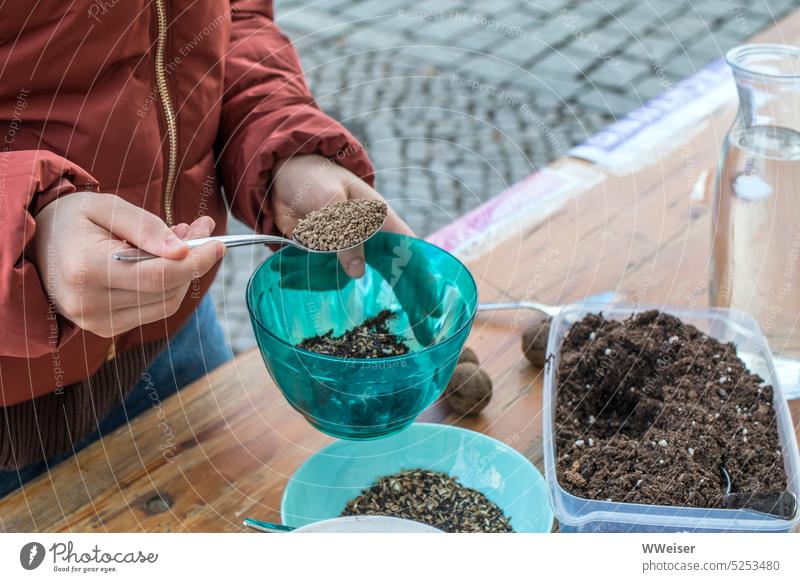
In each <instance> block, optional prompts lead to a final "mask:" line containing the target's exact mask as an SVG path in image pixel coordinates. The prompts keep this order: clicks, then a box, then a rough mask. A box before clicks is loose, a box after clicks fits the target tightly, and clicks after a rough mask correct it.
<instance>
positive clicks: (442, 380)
mask: <svg viewBox="0 0 800 582" xmlns="http://www.w3.org/2000/svg"><path fill="white" fill-rule="evenodd" d="M364 253H365V258H366V260H365V262H366V268H365V271H366V272H365V274H364V276H363V277H361V278H360V279H351V278H350V277H349V276H348V275H347V274H346V273H345V272H344V270H343V269H342V268H341V266H340V265H339V262H338V260H337V258H336V255H334V254H317V253H306V252H303V251H300V250H298V249H295V248H291V247H286V248H284V249H282V250H281V251H279V252H277V253H275V254H274V255H272V256H271V257H269V258H268V259H267V260H266V261H264V262H263V263H262V264H261V265H260V266H259V267H258V269H256V271H255V272H254V273H253V275H252V277H251V278H250V282H249V284H248V286H247V307H248V310H249V312H250V321H251V322H252V324H253V330H254V331H255V335H256V341H257V342H258V347H259V349H260V350H261V355H262V356H263V358H264V362H265V363H266V366H267V369H268V370H269V373H270V375H271V376H272V378H273V380H274V381H275V383H276V384H277V385H278V388H280V390H281V392H283V395H284V396H285V397H286V399H287V401H288V402H289V404H291V406H292V407H293V408H294V409H295V410H297V411H298V412H300V413H301V414H302V415H303V416H304V417H305V418H306V420H308V422H309V423H311V424H312V425H313V426H314V427H315V428H317V429H318V430H320V431H322V432H324V433H326V434H329V435H331V436H334V437H338V438H343V439H354V440H364V439H373V438H379V437H384V436H387V435H390V434H392V433H394V432H396V431H398V430H401V429H402V428H404V427H406V426H408V425H409V424H411V423H412V422H413V421H414V419H415V418H416V417H417V416H418V415H419V414H420V413H421V412H422V411H423V410H425V408H427V407H428V406H429V405H430V404H431V403H432V402H434V401H435V400H436V399H437V398H438V397H439V395H440V394H441V393H442V391H443V390H444V388H445V387H446V386H447V382H448V381H449V380H450V376H451V375H452V374H453V370H454V368H455V365H456V363H457V361H458V357H459V354H460V353H461V349H462V348H463V346H464V342H465V341H466V339H467V336H468V335H469V332H470V328H471V327H472V320H473V319H474V317H475V311H476V309H477V305H478V291H477V287H476V285H475V281H474V279H473V278H472V275H471V274H470V272H469V270H468V269H467V268H466V267H465V266H464V265H463V264H461V263H460V262H459V261H458V260H457V259H456V258H455V257H453V256H452V255H451V254H449V253H447V252H446V251H444V250H442V249H440V248H439V247H437V246H435V245H432V244H430V243H427V242H425V241H422V240H419V239H415V238H411V237H407V236H402V235H398V234H392V233H384V232H380V233H378V234H376V235H375V236H374V237H372V238H371V239H370V240H369V241H367V243H366V244H365V245H364ZM384 309H389V310H391V311H392V312H394V313H395V314H396V316H395V317H394V318H392V319H391V320H390V325H389V328H390V330H391V331H392V332H393V333H395V334H398V335H401V336H402V337H403V338H404V339H405V341H406V342H407V343H408V345H409V347H410V348H411V349H410V351H409V353H407V354H404V355H402V356H394V357H390V358H381V359H352V358H336V357H332V356H328V355H323V354H317V353H314V352H310V351H307V350H304V349H301V348H299V347H297V344H299V343H300V342H302V340H303V339H305V338H308V337H313V336H316V335H319V334H324V333H327V332H328V331H331V330H332V331H333V334H334V335H335V336H338V335H341V334H342V333H343V332H345V331H346V330H348V329H351V328H353V327H355V326H357V325H359V324H361V323H363V322H364V320H365V319H368V318H370V317H373V316H375V315H377V314H378V313H379V312H380V311H382V310H384Z"/></svg>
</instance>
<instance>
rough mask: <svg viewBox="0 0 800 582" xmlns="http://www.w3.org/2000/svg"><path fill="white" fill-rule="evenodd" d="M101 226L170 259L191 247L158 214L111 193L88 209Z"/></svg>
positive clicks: (94, 220)
mask: <svg viewBox="0 0 800 582" xmlns="http://www.w3.org/2000/svg"><path fill="white" fill-rule="evenodd" d="M86 216H87V218H89V220H91V221H92V222H94V223H95V224H96V225H97V226H99V227H101V228H105V229H106V230H108V232H110V233H111V234H113V235H114V236H116V237H117V238H120V239H122V240H124V241H126V242H128V243H130V244H132V245H133V246H135V247H137V248H140V249H142V250H143V251H147V252H148V253H150V254H153V255H157V256H159V257H164V258H167V259H182V258H184V257H185V256H186V255H187V254H188V253H189V247H188V246H186V243H185V242H183V241H182V240H181V239H180V238H178V237H177V236H176V235H175V233H174V232H173V231H172V230H171V229H170V228H169V227H168V226H167V224H166V223H165V222H164V221H163V220H161V219H160V218H159V217H158V216H156V215H155V214H152V213H151V212H148V211H147V210H144V209H142V208H139V207H138V206H136V205H134V204H131V203H130V202H127V201H125V200H123V199H122V198H120V197H119V196H113V195H111V194H98V195H96V196H95V197H94V199H93V200H92V203H91V204H90V205H89V208H88V209H87V211H86Z"/></svg>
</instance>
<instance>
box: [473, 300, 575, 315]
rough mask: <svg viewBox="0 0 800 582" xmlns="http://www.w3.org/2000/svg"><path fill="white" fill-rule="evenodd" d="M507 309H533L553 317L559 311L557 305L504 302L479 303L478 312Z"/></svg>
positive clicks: (559, 308)
mask: <svg viewBox="0 0 800 582" xmlns="http://www.w3.org/2000/svg"><path fill="white" fill-rule="evenodd" d="M509 309H533V310H534V311H541V312H542V313H544V314H545V315H549V316H550V317H555V316H556V315H558V313H559V311H561V307H560V306H558V305H545V304H544V303H536V302H535V301H504V302H502V303H479V304H478V311H502V310H509Z"/></svg>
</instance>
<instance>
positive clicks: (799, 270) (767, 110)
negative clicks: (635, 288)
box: [710, 44, 800, 398]
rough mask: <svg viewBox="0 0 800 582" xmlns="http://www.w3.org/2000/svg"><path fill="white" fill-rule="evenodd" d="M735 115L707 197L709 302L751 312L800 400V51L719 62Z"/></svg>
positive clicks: (766, 47)
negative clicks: (732, 92)
mask: <svg viewBox="0 0 800 582" xmlns="http://www.w3.org/2000/svg"><path fill="white" fill-rule="evenodd" d="M726 59H727V61H728V64H729V65H730V67H731V68H732V69H733V76H734V80H735V81H736V87H737V91H738V94H739V111H738V114H737V116H736V119H735V120H734V122H733V125H732V126H731V128H730V130H729V131H728V134H727V136H726V138H725V143H724V146H723V148H722V155H721V159H720V164H719V169H718V172H717V179H716V186H715V189H714V197H715V200H714V207H713V208H714V214H713V227H712V228H713V233H712V240H713V243H712V244H713V248H712V263H711V273H710V279H711V281H710V293H711V297H710V300H711V304H712V305H713V306H716V307H733V308H736V309H741V310H743V311H746V312H748V313H750V314H751V315H752V316H753V317H755V318H756V320H757V321H758V322H759V325H760V326H761V328H762V331H763V332H764V334H765V335H766V336H767V339H768V341H769V344H770V348H771V349H772V352H773V355H774V357H775V362H776V366H777V368H778V370H777V371H778V376H779V379H780V381H781V387H782V388H783V391H784V392H785V393H786V394H787V397H789V398H797V397H800V47H794V46H787V45H774V44H754V45H745V46H740V47H737V48H734V49H733V50H731V51H730V52H728V54H727V55H726Z"/></svg>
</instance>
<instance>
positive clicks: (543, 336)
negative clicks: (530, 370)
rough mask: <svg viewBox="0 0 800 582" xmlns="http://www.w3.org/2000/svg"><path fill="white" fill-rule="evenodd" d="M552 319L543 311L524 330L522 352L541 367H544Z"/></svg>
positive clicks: (532, 362) (535, 364) (531, 361)
mask: <svg viewBox="0 0 800 582" xmlns="http://www.w3.org/2000/svg"><path fill="white" fill-rule="evenodd" d="M550 321H551V319H550V317H549V316H547V315H545V314H544V313H541V314H539V315H537V316H536V318H535V319H534V320H532V321H531V322H530V324H528V326H527V327H526V328H525V331H523V332H522V352H523V353H524V354H525V357H526V358H528V360H529V361H530V363H531V364H533V365H534V366H538V367H539V368H543V367H544V362H545V358H546V352H547V337H548V336H549V335H550Z"/></svg>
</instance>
